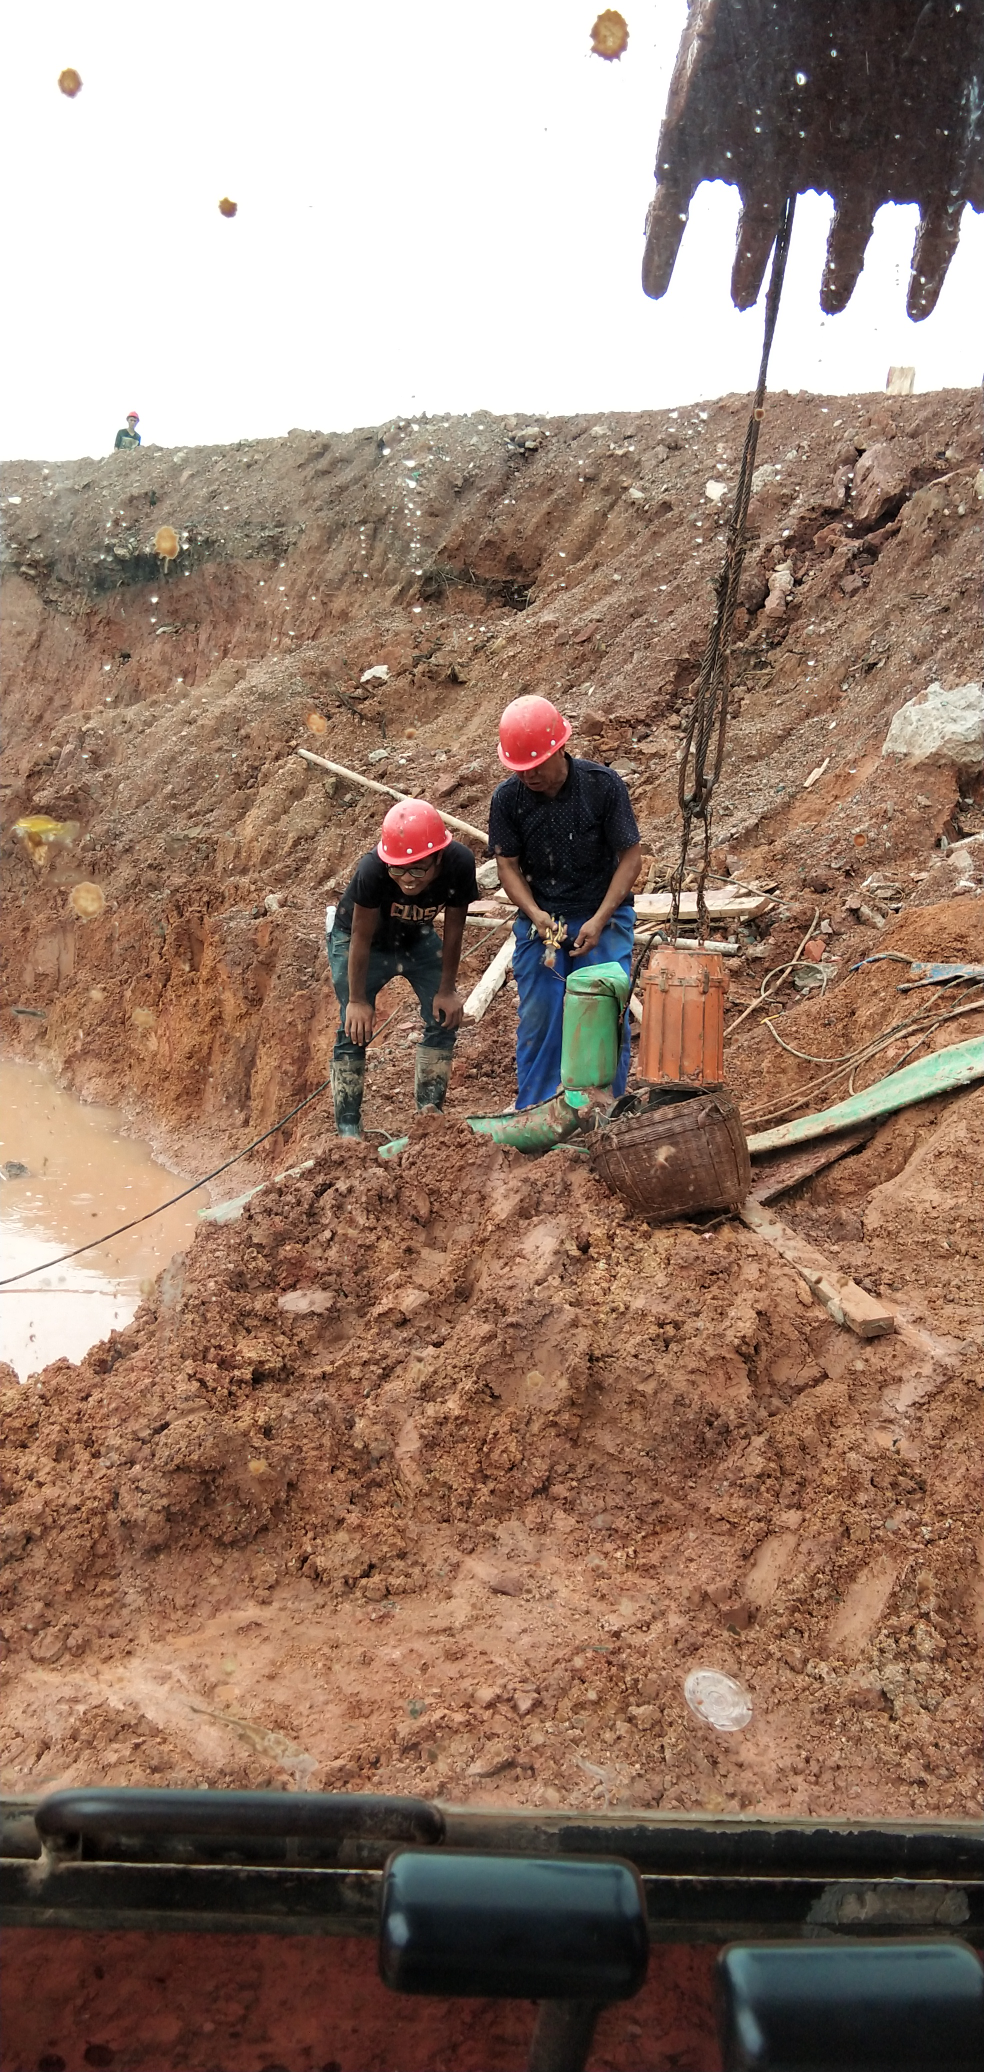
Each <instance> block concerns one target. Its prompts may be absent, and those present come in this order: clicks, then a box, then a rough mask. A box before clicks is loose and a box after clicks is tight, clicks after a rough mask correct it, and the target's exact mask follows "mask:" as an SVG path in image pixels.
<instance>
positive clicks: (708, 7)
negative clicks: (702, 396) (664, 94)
mask: <svg viewBox="0 0 984 2072" xmlns="http://www.w3.org/2000/svg"><path fill="white" fill-rule="evenodd" d="M656 179H657V183H658V184H657V188H656V195H655V198H654V200H653V202H652V205H651V207H650V211H649V217H648V222H647V235H646V253H645V259H644V262H643V273H642V280H643V287H644V288H645V291H646V294H647V295H651V296H653V297H654V298H656V299H658V298H659V297H660V296H661V295H664V294H665V293H666V290H667V288H668V286H669V283H670V278H671V275H672V273H673V267H674V264H675V262H676V256H677V252H678V251H679V248H680V241H681V239H682V237H683V233H684V230H685V228H686V224H687V217H688V214H689V210H690V203H691V201H692V199H693V196H694V194H695V193H696V190H697V188H698V187H699V186H700V185H701V182H702V181H704V180H724V181H727V182H728V183H729V184H730V185H732V186H736V187H737V188H738V190H739V193H740V195H741V216H740V219H739V224H738V243H737V250H736V253H735V263H734V270H733V273H732V277H731V294H732V299H733V301H734V302H735V304H736V306H737V308H738V309H748V308H750V307H751V305H752V304H753V303H754V302H755V301H756V300H757V297H758V293H759V289H760V287H761V284H762V277H763V274H764V272H765V267H766V263H767V261H768V257H769V253H770V251H771V249H772V245H773V242H774V239H775V236H776V231H777V229H778V226H779V221H780V218H781V215H782V210H783V204H784V201H785V199H786V197H787V195H795V194H802V193H805V192H806V190H807V189H808V188H814V189H816V190H817V191H818V192H820V193H826V194H829V195H831V196H832V198H833V202H834V218H833V222H832V224H831V228H830V235H829V238H828V241H827V258H826V265H825V267H824V273H823V281H822V284H821V289H820V304H821V308H822V309H824V310H825V311H826V312H827V314H828V315H834V314H836V313H837V312H838V311H840V310H843V309H845V308H846V306H847V304H848V302H849V301H850V299H851V295H852V294H853V291H854V288H855V285H856V282H857V279H858V275H859V274H860V272H861V268H862V266H863V264H864V255H865V250H866V247H867V244H868V240H869V238H870V236H871V231H872V226H873V223H874V218H875V214H876V211H877V210H878V209H879V208H881V206H882V203H883V202H890V201H891V202H915V203H917V205H918V208H919V227H918V230H917V232H916V241H915V247H914V250H913V255H912V272H911V276H910V281H909V292H908V300H907V305H906V306H907V308H908V312H909V315H910V317H913V318H915V319H917V320H918V319H919V318H920V317H925V316H928V315H929V313H930V311H931V310H932V309H933V308H935V305H936V301H937V298H938V296H939V292H940V289H941V287H942V285H943V282H944V280H945V278H946V273H947V268H948V266H949V264H950V260H951V259H952V257H953V254H954V252H955V250H956V247H957V243H958V240H959V236H960V221H961V216H962V213H963V209H964V205H965V204H966V203H968V202H969V203H970V205H971V207H972V208H974V209H976V210H978V211H980V210H981V209H984V0H691V7H690V13H689V17H688V21H687V26H686V29H685V31H684V35H683V39H682V42H681V44H680V49H679V52H678V54H677V60H676V65H675V67H674V72H673V79H672V82H671V86H670V94H669V100H668V103H667V109H666V114H665V116H664V119H663V126H662V129H661V131H660V137H659V146H658V151H657V160H656Z"/></svg>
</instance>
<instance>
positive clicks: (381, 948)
mask: <svg viewBox="0 0 984 2072" xmlns="http://www.w3.org/2000/svg"><path fill="white" fill-rule="evenodd" d="M477 898H478V883H477V880H476V877H475V858H474V857H473V855H472V853H471V850H470V849H466V847H465V845H464V843H463V842H454V841H452V839H451V836H450V835H449V833H448V831H447V828H446V827H445V825H444V822H443V820H442V819H441V816H440V814H439V813H438V812H437V811H436V809H435V807H433V806H429V805H427V803H426V801H425V800H423V799H404V800H401V802H400V804H399V805H398V806H391V807H390V810H389V812H388V813H387V815H386V818H385V820H384V821H383V826H382V833H381V836H380V840H379V843H378V846H377V848H376V849H375V850H372V849H370V850H369V852H368V854H367V855H365V856H363V857H362V858H361V860H360V862H359V864H358V866H357V868H356V870H355V872H354V875H353V876H352V878H351V879H350V881H349V883H348V884H347V885H346V887H345V890H344V892H343V893H342V896H341V899H340V900H339V902H338V905H337V907H336V908H335V910H334V914H333V916H332V920H331V926H330V928H329V932H328V960H329V963H330V965H331V976H332V981H333V983H334V987H335V993H336V997H337V999H338V1016H339V1023H338V1035H337V1036H336V1038H335V1049H334V1053H333V1057H332V1067H331V1091H332V1099H333V1101H334V1103H335V1127H336V1129H337V1131H338V1134H339V1136H340V1137H358V1136H360V1135H361V1117H362V1095H363V1090H364V1087H365V1077H366V1045H367V1043H368V1042H369V1038H370V1036H371V1035H372V1024H373V1009H374V1007H375V1004H376V995H377V993H379V992H381V991H382V988H383V987H384V986H385V985H387V984H388V983H389V980H390V979H391V978H396V977H397V975H398V973H401V972H402V974H403V976H404V978H408V979H409V980H410V984H411V985H412V987H413V990H414V992H415V993H416V995H417V998H418V1000H419V1002H420V1011H421V1014H422V1015H423V1018H424V1033H423V1036H422V1037H421V1040H420V1042H419V1044H418V1045H417V1056H416V1064H415V1070H414V1091H415V1094H416V1098H417V1106H418V1108H443V1106H444V1097H445V1094H446V1093H447V1090H448V1081H449V1079H450V1077H451V1058H452V1055H453V1052H454V1045H455V1035H456V1032H457V1030H458V1027H459V1025H460V1022H461V1017H462V1014H463V1012H464V1001H463V1000H462V999H460V997H459V995H458V994H457V993H456V991H455V981H456V979H457V976H458V964H459V962H460V959H461V945H462V940H463V938H464V933H465V917H466V915H467V913H468V905H469V901H470V900H473V899H477ZM442 910H443V913H444V935H443V940H442V937H441V936H439V935H438V933H437V930H436V929H435V927H434V921H435V919H436V917H437V915H438V914H439V913H440V912H441V911H442ZM329 913H331V909H329Z"/></svg>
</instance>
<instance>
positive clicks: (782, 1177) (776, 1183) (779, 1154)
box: [751, 1122, 876, 1202]
mask: <svg viewBox="0 0 984 2072" xmlns="http://www.w3.org/2000/svg"><path fill="white" fill-rule="evenodd" d="M875 1129H876V1124H875V1123H873V1122H869V1123H866V1124H865V1126H864V1127H863V1128H862V1129H856V1130H846V1131H845V1133H844V1135H843V1136H842V1137H821V1139H820V1141H819V1143H817V1144H804V1145H803V1148H802V1150H800V1149H794V1150H792V1151H766V1152H763V1153H762V1155H761V1156H760V1157H759V1158H757V1159H755V1160H754V1162H753V1165H752V1193H751V1199H752V1201H758V1202H767V1201H776V1200H777V1199H778V1197H779V1195H780V1194H788V1192H789V1190H790V1188H791V1187H796V1186H797V1185H798V1184H799V1182H800V1180H809V1179H810V1177H811V1175H812V1174H813V1173H821V1172H822V1171H823V1169H824V1167H825V1166H829V1165H834V1164H835V1163H836V1161H837V1159H839V1158H843V1157H844V1155H845V1153H846V1152H848V1151H857V1150H859V1149H860V1147H861V1145H862V1144H867V1143H868V1142H869V1140H870V1139H871V1138H872V1137H873V1136H874V1133H875Z"/></svg>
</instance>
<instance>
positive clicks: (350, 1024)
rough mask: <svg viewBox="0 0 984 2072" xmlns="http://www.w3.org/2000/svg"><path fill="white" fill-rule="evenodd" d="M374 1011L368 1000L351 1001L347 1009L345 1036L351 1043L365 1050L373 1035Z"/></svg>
mask: <svg viewBox="0 0 984 2072" xmlns="http://www.w3.org/2000/svg"><path fill="white" fill-rule="evenodd" d="M372 1024H373V1009H372V1008H371V1007H370V1005H369V1002H368V1000H350V1001H349V1004H348V1006H347V1008H346V1009H345V1034H346V1036H347V1037H348V1039H349V1042H350V1043H357V1044H358V1046H359V1049H360V1050H364V1049H365V1047H366V1044H367V1043H368V1041H369V1038H370V1036H371V1035H372Z"/></svg>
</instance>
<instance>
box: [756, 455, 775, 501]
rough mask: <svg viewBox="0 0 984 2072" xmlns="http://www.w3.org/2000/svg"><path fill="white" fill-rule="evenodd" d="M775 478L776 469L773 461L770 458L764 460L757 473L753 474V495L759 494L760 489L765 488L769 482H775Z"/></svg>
mask: <svg viewBox="0 0 984 2072" xmlns="http://www.w3.org/2000/svg"><path fill="white" fill-rule="evenodd" d="M775 479H776V471H775V468H774V467H773V465H772V462H771V461H770V460H764V461H763V462H762V465H761V467H760V468H756V470H755V473H754V475H753V476H752V495H753V496H758V493H759V490H760V489H764V488H765V485H766V483H767V482H774V481H775Z"/></svg>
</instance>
